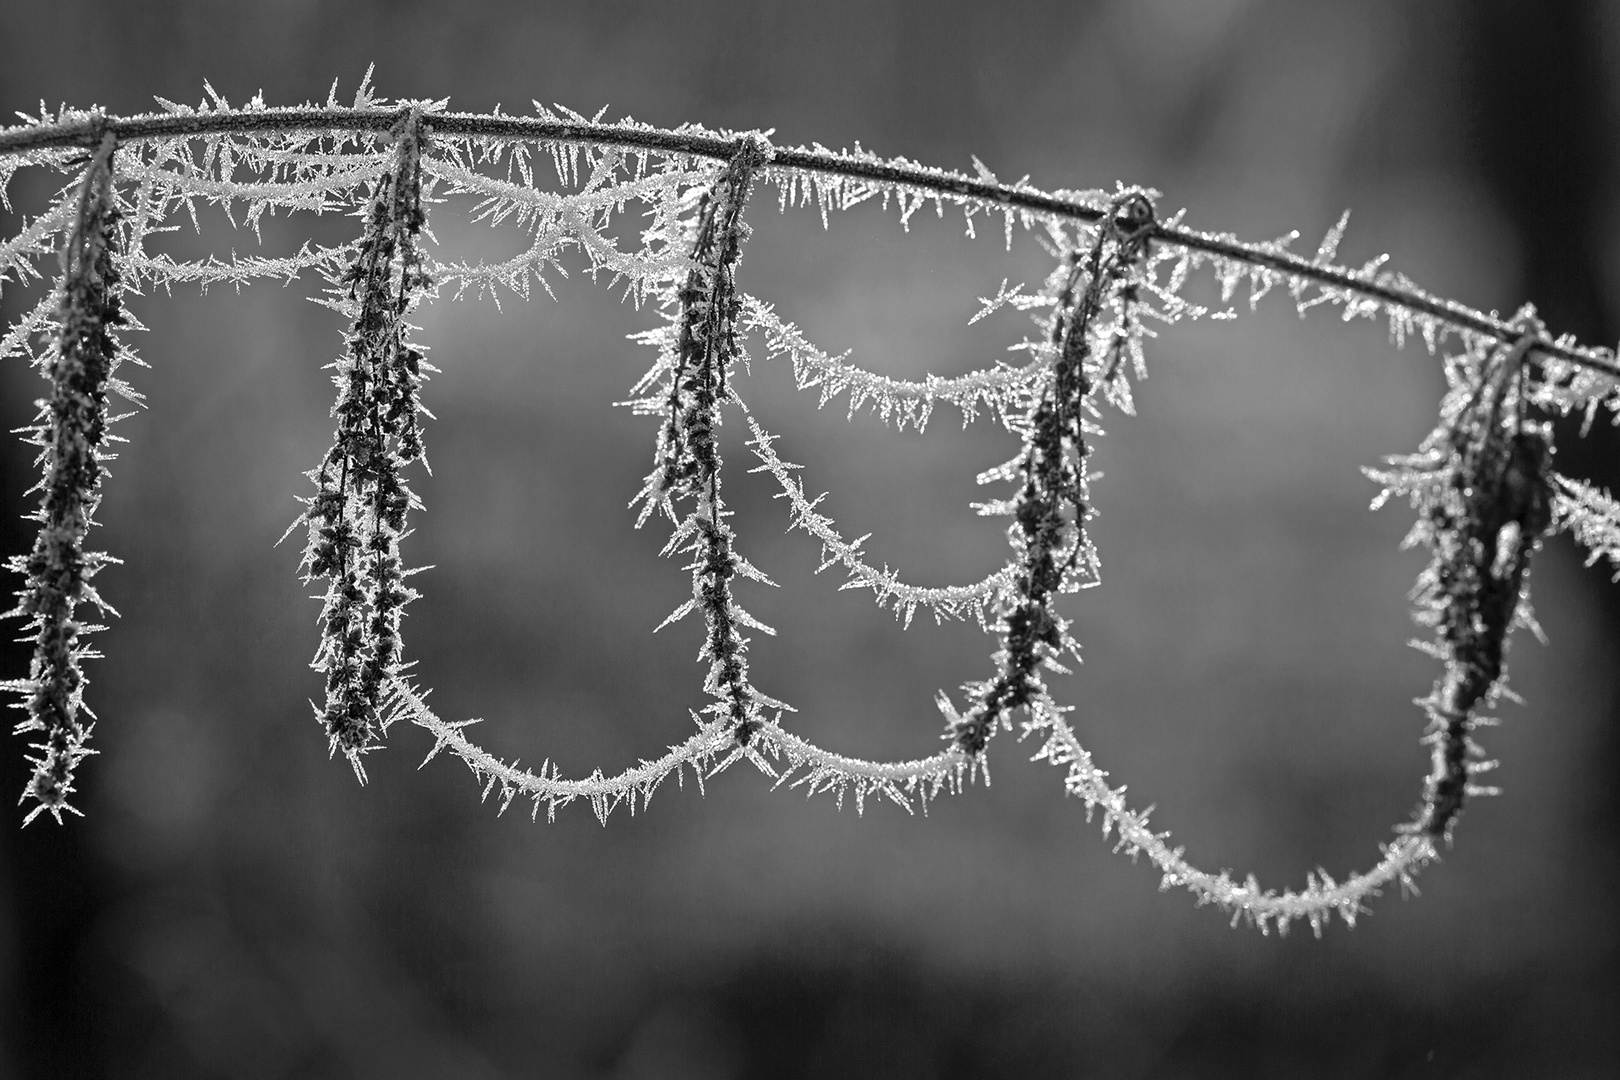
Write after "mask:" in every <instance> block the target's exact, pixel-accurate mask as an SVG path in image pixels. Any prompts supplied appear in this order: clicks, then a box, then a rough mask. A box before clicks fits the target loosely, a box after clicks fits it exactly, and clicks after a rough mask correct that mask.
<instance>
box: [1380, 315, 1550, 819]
mask: <svg viewBox="0 0 1620 1080" xmlns="http://www.w3.org/2000/svg"><path fill="white" fill-rule="evenodd" d="M1521 325H1522V327H1523V330H1522V333H1521V335H1520V337H1519V339H1518V341H1516V342H1513V343H1510V344H1506V345H1500V346H1493V345H1490V344H1484V343H1482V344H1479V345H1476V347H1475V348H1473V349H1471V350H1468V351H1467V352H1465V353H1463V354H1461V355H1459V356H1456V357H1453V358H1452V359H1451V361H1450V362H1449V363H1448V365H1447V371H1448V377H1449V380H1450V383H1451V389H1450V392H1449V393H1448V394H1447V396H1446V399H1445V401H1444V402H1443V404H1442V406H1441V411H1440V423H1439V426H1438V427H1436V428H1435V429H1434V431H1433V432H1431V433H1430V434H1429V436H1428V438H1426V439H1425V440H1424V442H1423V444H1422V446H1421V447H1420V448H1419V450H1418V452H1417V453H1416V454H1413V455H1409V456H1403V457H1392V458H1390V459H1389V461H1388V467H1387V468H1384V469H1369V470H1367V473H1368V475H1369V476H1370V477H1372V478H1373V479H1375V480H1377V481H1379V482H1380V483H1382V484H1384V492H1383V494H1381V495H1380V496H1379V499H1378V503H1382V502H1383V501H1384V500H1385V499H1387V498H1388V497H1390V496H1391V495H1404V496H1406V497H1408V498H1409V499H1410V500H1411V502H1412V505H1413V507H1414V508H1415V509H1416V510H1417V512H1418V520H1417V523H1416V524H1415V525H1414V526H1413V528H1412V531H1411V533H1409V534H1408V537H1407V544H1408V545H1415V544H1421V545H1423V546H1425V547H1427V548H1428V549H1429V552H1430V561H1429V565H1428V566H1427V567H1426V568H1424V570H1423V572H1422V573H1421V574H1420V575H1419V577H1418V582H1417V587H1416V588H1415V589H1414V591H1413V597H1414V599H1415V600H1416V601H1417V608H1416V611H1415V617H1416V618H1417V620H1418V621H1419V622H1420V623H1422V624H1423V625H1426V626H1429V627H1432V628H1433V631H1434V634H1433V637H1432V638H1431V639H1430V640H1428V641H1422V642H1417V643H1416V644H1417V645H1418V646H1419V647H1420V648H1422V649H1423V650H1424V651H1425V652H1428V653H1430V654H1432V655H1433V656H1435V657H1436V658H1438V659H1439V660H1440V661H1441V663H1442V664H1443V665H1444V670H1443V672H1442V674H1441V676H1440V678H1439V679H1438V680H1437V681H1436V683H1435V685H1434V689H1433V691H1432V692H1431V693H1430V694H1429V696H1428V697H1427V698H1424V699H1423V700H1422V701H1421V702H1420V704H1421V705H1422V706H1423V708H1424V711H1425V712H1426V714H1427V715H1428V719H1429V731H1428V734H1427V735H1426V737H1425V741H1427V742H1428V743H1430V744H1431V746H1432V759H1433V760H1432V767H1431V770H1430V773H1429V776H1428V778H1427V780H1426V781H1425V783H1424V791H1423V802H1422V805H1421V806H1420V807H1419V809H1418V811H1417V813H1416V815H1415V816H1414V818H1413V820H1412V822H1411V823H1410V824H1409V825H1407V826H1404V827H1403V828H1404V829H1405V830H1406V831H1411V832H1416V833H1422V834H1425V835H1428V836H1430V837H1436V838H1439V837H1449V835H1450V832H1451V829H1452V827H1453V825H1454V824H1455V822H1456V820H1457V817H1458V815H1460V814H1461V813H1462V809H1463V805H1464V802H1465V800H1466V799H1467V797H1468V796H1469V795H1484V794H1495V789H1494V788H1490V787H1486V786H1484V785H1479V784H1475V783H1474V782H1473V777H1474V776H1475V775H1477V774H1479V773H1483V772H1486V771H1489V770H1490V769H1492V768H1495V762H1491V761H1485V760H1482V759H1483V756H1484V753H1483V751H1482V750H1481V748H1480V746H1479V744H1478V743H1477V742H1476V741H1475V739H1474V734H1473V733H1474V732H1475V731H1476V730H1477V729H1478V728H1479V727H1480V726H1482V725H1483V724H1485V723H1488V722H1489V718H1488V717H1486V716H1485V715H1484V710H1485V709H1488V708H1490V707H1491V706H1493V705H1494V704H1495V703H1496V700H1497V699H1498V697H1500V696H1501V695H1502V694H1503V693H1505V691H1506V686H1505V681H1506V667H1505V657H1506V652H1507V643H1508V635H1509V633H1510V632H1511V631H1512V630H1513V629H1514V628H1515V627H1518V626H1528V627H1531V628H1534V627H1535V621H1534V617H1533V616H1532V614H1531V612H1530V599H1529V576H1530V560H1531V557H1532V556H1533V555H1534V554H1535V553H1536V552H1537V551H1538V550H1539V549H1540V547H1541V539H1542V537H1543V535H1545V534H1546V532H1547V531H1548V528H1549V527H1550V526H1551V524H1552V522H1553V502H1554V489H1553V485H1552V473H1551V459H1552V453H1553V445H1552V427H1551V425H1550V424H1547V423H1544V422H1538V421H1535V420H1531V419H1528V418H1527V417H1526V415H1525V412H1526V408H1527V402H1526V396H1525V386H1526V381H1527V380H1528V378H1529V374H1528V371H1527V366H1528V364H1527V358H1528V353H1529V350H1530V348H1531V347H1532V346H1533V345H1535V344H1536V343H1537V342H1538V341H1539V340H1541V339H1542V338H1543V337H1544V336H1545V331H1544V330H1543V329H1542V327H1541V324H1540V323H1539V322H1537V321H1536V320H1535V317H1534V313H1533V312H1532V311H1526V312H1524V313H1522V314H1521ZM1378 503H1375V506H1376V505H1378Z"/></svg>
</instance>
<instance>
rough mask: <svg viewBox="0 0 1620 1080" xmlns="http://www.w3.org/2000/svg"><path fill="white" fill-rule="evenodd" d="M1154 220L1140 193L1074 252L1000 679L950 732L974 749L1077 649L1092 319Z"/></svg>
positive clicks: (1091, 557)
mask: <svg viewBox="0 0 1620 1080" xmlns="http://www.w3.org/2000/svg"><path fill="white" fill-rule="evenodd" d="M1152 224H1153V204H1152V203H1151V202H1149V201H1148V199H1147V197H1146V196H1144V195H1142V194H1140V193H1134V192H1133V193H1130V194H1128V195H1126V196H1124V197H1122V198H1120V199H1118V200H1116V202H1115V206H1114V209H1113V213H1112V214H1110V216H1109V218H1108V220H1107V221H1106V223H1105V224H1104V225H1103V226H1102V227H1100V228H1099V229H1098V230H1097V237H1096V240H1095V242H1094V243H1093V244H1092V246H1091V249H1090V252H1089V253H1087V254H1084V255H1083V254H1082V253H1081V252H1079V251H1075V252H1074V253H1072V255H1071V256H1070V269H1069V271H1068V274H1067V278H1066V280H1065V281H1064V283H1063V285H1062V287H1061V289H1060V291H1059V293H1058V295H1057V297H1056V300H1057V303H1056V307H1055V310H1054V313H1053V316H1052V322H1051V325H1050V330H1049V334H1050V345H1051V347H1052V349H1053V350H1054V352H1055V356H1056V359H1055V362H1054V363H1053V365H1052V368H1051V372H1050V374H1049V375H1048V377H1047V380H1046V385H1045V388H1044V389H1043V391H1042V392H1041V394H1040V396H1039V398H1038V399H1036V401H1035V402H1034V403H1033V404H1032V406H1031V407H1030V410H1029V413H1028V415H1027V416H1026V418H1025V419H1024V421H1023V423H1022V425H1021V427H1022V429H1023V433H1024V452H1023V455H1022V457H1021V459H1020V460H1019V461H1018V464H1017V469H1016V472H1015V475H1014V479H1016V480H1017V482H1018V483H1019V491H1018V495H1017V497H1016V499H1015V500H1014V501H1013V504H1012V507H1011V513H1012V516H1013V519H1014V525H1013V527H1012V528H1010V529H1009V530H1008V536H1009V539H1010V541H1011V542H1012V545H1013V548H1014V550H1015V551H1016V552H1017V557H1018V564H1019V568H1018V572H1017V576H1016V578H1015V579H1014V589H1013V594H1012V595H1011V596H1010V597H1008V598H1007V599H1005V600H1004V601H1003V603H1004V605H1005V610H1003V612H1002V613H1001V616H1000V618H999V620H998V622H997V626H996V629H997V631H998V632H999V634H1000V635H1001V648H1000V650H999V651H998V652H997V653H996V656H995V659H996V662H997V666H998V667H999V668H1000V670H999V671H998V672H997V674H996V675H995V677H994V678H991V679H988V680H984V681H982V682H976V683H969V684H968V686H967V690H968V692H969V694H970V697H971V698H972V699H973V700H972V704H971V705H970V706H969V708H968V710H967V712H966V713H965V714H962V715H956V714H955V713H954V711H952V712H951V713H950V723H949V731H948V734H949V735H950V737H951V738H952V740H953V741H954V742H955V744H956V745H957V746H959V747H960V748H961V749H962V750H963V751H964V752H966V753H968V754H971V755H977V754H979V753H981V752H982V751H983V750H984V747H985V744H986V743H987V742H989V740H990V738H991V736H992V735H993V734H994V732H995V730H996V728H997V727H1000V726H1008V725H1010V724H1011V714H1012V712H1013V711H1014V710H1016V709H1019V708H1027V707H1028V706H1029V705H1030V703H1031V701H1032V700H1034V698H1035V697H1036V696H1037V695H1044V694H1045V687H1044V684H1043V682H1042V680H1041V677H1040V674H1039V672H1038V670H1037V669H1038V668H1039V667H1040V666H1042V665H1043V664H1045V665H1047V666H1057V662H1058V657H1060V656H1061V655H1062V654H1063V653H1065V652H1070V651H1073V650H1074V649H1075V648H1076V646H1075V643H1074V642H1073V640H1072V639H1071V638H1070V637H1069V635H1068V623H1067V621H1066V620H1064V619H1063V618H1061V617H1060V616H1059V615H1058V614H1057V612H1056V610H1055V609H1054V607H1053V601H1054V600H1055V597H1056V594H1057V593H1059V592H1064V591H1069V590H1072V589H1073V588H1075V587H1077V586H1076V573H1077V571H1078V572H1090V573H1094V572H1095V569H1096V553H1095V551H1094V549H1093V548H1092V546H1091V542H1090V540H1089V539H1088V538H1087V536H1086V532H1085V522H1086V519H1087V517H1088V516H1089V515H1090V506H1089V504H1088V491H1087V484H1086V475H1085V467H1086V466H1085V460H1086V457H1087V455H1088V454H1089V453H1090V448H1089V446H1088V445H1087V443H1086V422H1085V412H1086V408H1087V406H1088V404H1089V402H1088V399H1089V398H1090V396H1091V394H1092V392H1093V389H1094V387H1095V386H1096V384H1097V378H1096V376H1097V375H1098V374H1100V373H1099V372H1096V371H1095V370H1094V368H1095V367H1096V363H1095V360H1094V358H1093V356H1092V345H1091V332H1092V323H1093V320H1094V319H1095V318H1096V316H1097V314H1098V312H1099V311H1100V310H1101V308H1102V306H1103V303H1104V300H1105V298H1106V297H1107V296H1108V295H1109V294H1110V293H1111V292H1113V291H1119V292H1121V294H1122V298H1123V293H1124V291H1125V290H1128V289H1129V288H1130V285H1129V277H1130V272H1131V268H1132V267H1133V266H1134V265H1135V264H1136V263H1137V262H1138V261H1139V259H1140V258H1141V256H1142V254H1143V252H1144V250H1145V247H1146V244H1147V239H1148V237H1149V235H1150V234H1151V231H1152ZM1031 719H1032V721H1038V720H1039V716H1038V715H1034V714H1032V716H1031Z"/></svg>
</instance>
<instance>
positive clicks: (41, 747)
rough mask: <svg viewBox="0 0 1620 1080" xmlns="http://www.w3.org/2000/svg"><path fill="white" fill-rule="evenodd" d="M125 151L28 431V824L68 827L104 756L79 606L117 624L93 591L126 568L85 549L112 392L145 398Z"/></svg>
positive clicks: (20, 559)
mask: <svg viewBox="0 0 1620 1080" xmlns="http://www.w3.org/2000/svg"><path fill="white" fill-rule="evenodd" d="M117 145H118V140H117V139H116V137H114V136H113V135H112V134H110V133H108V134H105V135H103V136H102V138H101V140H100V143H99V145H98V146H97V147H96V150H95V152H94V154H92V155H91V158H90V162H89V165H88V166H87V168H86V169H85V174H84V180H83V183H82V184H81V185H80V188H79V196H78V201H77V210H76V212H75V214H74V218H73V227H72V229H71V230H70V231H69V232H68V234H67V237H66V242H65V245H64V247H63V248H62V254H61V263H62V277H61V285H60V287H59V289H58V300H57V323H56V327H55V330H54V331H53V334H52V338H51V341H50V344H49V345H48V347H47V349H46V351H45V353H44V355H43V356H42V357H41V359H40V367H41V369H42V374H43V375H44V376H45V378H46V379H47V380H49V382H50V384H51V392H50V397H49V398H47V399H45V400H43V401H41V403H40V412H39V417H38V419H37V421H36V422H35V424H34V426H33V427H32V428H31V429H29V430H30V432H31V435H30V438H29V441H30V442H32V443H33V444H34V445H36V446H38V447H39V448H40V453H39V461H40V462H41V463H42V464H43V466H44V476H43V477H42V479H41V480H40V483H39V485H38V490H40V491H41V492H42V494H41V496H40V505H39V509H38V510H37V511H35V512H34V514H32V515H31V516H32V517H33V519H34V520H36V521H38V522H39V535H38V538H37V539H36V540H35V542H34V549H33V551H32V553H31V554H29V555H27V556H14V557H12V558H11V559H10V560H9V562H8V565H9V566H10V568H11V569H13V570H15V571H17V572H19V573H22V574H26V575H27V578H28V581H27V584H26V585H25V586H24V587H23V588H22V589H21V590H19V591H18V593H17V606H16V607H15V608H14V609H12V610H11V611H10V612H8V613H7V614H8V615H17V616H21V617H23V618H26V619H28V620H29V624H28V625H29V628H30V629H31V630H32V631H33V632H34V635H33V636H34V657H33V661H32V664H31V665H30V668H29V676H28V678H27V679H21V680H16V681H13V682H8V683H6V684H5V688H6V689H10V690H15V691H19V692H21V693H22V694H24V695H25V700H24V701H22V702H21V703H19V705H18V707H19V708H22V709H23V710H24V711H25V712H26V713H27V714H28V718H27V719H26V720H24V721H22V722H21V723H19V724H18V725H17V728H16V731H17V733H18V734H24V733H36V732H37V733H39V734H40V739H39V741H37V742H34V743H32V744H30V748H31V749H32V750H33V751H34V753H32V754H30V755H29V757H28V760H29V762H30V763H31V764H32V765H33V766H34V772H33V775H32V777H30V778H29V781H28V784H27V786H26V787H25V788H24V789H23V795H22V800H21V801H24V802H26V801H27V800H29V799H34V800H36V801H37V803H38V805H36V806H35V807H34V808H33V809H32V810H30V811H29V812H28V814H27V816H26V817H25V818H24V821H23V823H24V824H27V823H28V822H30V821H32V820H33V819H34V818H35V817H37V816H38V815H39V814H41V813H45V812H49V813H50V814H51V816H52V817H54V818H56V820H57V821H58V822H59V823H60V822H61V820H62V812H63V811H64V810H65V811H68V812H70V813H75V814H77V813H79V811H78V810H77V809H76V808H75V807H74V806H72V805H71V804H70V803H69V802H68V797H69V796H70V795H71V794H72V792H73V774H74V770H75V769H76V768H77V766H78V765H79V763H80V762H81V761H82V760H83V759H84V758H85V757H87V756H88V755H90V754H92V753H94V751H92V750H90V749H88V748H87V747H86V746H85V742H86V741H87V740H88V739H89V737H90V730H91V728H92V727H93V726H94V725H93V724H89V723H86V722H85V719H84V718H85V717H86V716H90V717H93V716H94V714H93V713H91V711H90V709H89V707H88V706H86V705H85V704H84V686H85V681H86V680H85V677H84V670H83V661H84V660H86V659H90V658H92V657H95V656H96V655H98V654H97V653H95V652H94V651H93V650H91V649H90V648H88V647H87V646H86V645H85V644H84V643H83V641H82V635H83V634H84V633H86V632H88V631H90V630H95V629H99V628H98V627H95V626H88V625H86V624H84V623H81V622H80V621H78V620H77V619H76V618H75V613H76V608H77V606H78V605H79V604H80V603H84V602H88V603H91V604H94V605H95V606H96V607H97V609H98V610H99V611H100V612H101V613H102V614H104V615H113V614H116V612H114V611H113V610H112V608H111V607H110V606H109V605H108V604H106V603H105V602H104V601H102V599H101V597H100V596H99V595H98V594H97V593H96V590H95V589H94V588H92V587H91V585H90V583H89V582H90V578H91V577H93V576H94V575H95V574H96V573H97V572H98V571H100V570H101V568H102V567H103V566H106V565H107V564H109V563H113V562H117V560H116V559H114V558H112V557H111V556H109V555H107V554H104V553H101V552H88V551H85V549H84V543H85V539H86V537H87V535H88V533H89V531H90V526H91V524H92V520H91V519H92V518H93V517H94V515H95V511H96V507H97V506H98V505H99V504H100V502H101V491H100V488H101V481H102V480H103V479H104V478H105V477H106V475H107V468H106V465H105V464H104V462H105V461H106V459H107V458H108V457H109V455H108V453H107V451H106V449H105V447H104V444H105V441H106V439H107V424H108V422H109V417H108V414H107V391H108V389H109V387H111V388H114V389H116V390H118V391H119V392H121V393H123V394H124V395H125V396H127V397H134V396H135V395H134V394H133V391H130V390H129V389H128V388H127V387H125V386H123V385H122V384H120V383H118V382H117V381H116V380H114V378H113V372H114V370H115V369H116V368H117V367H118V365H119V361H120V359H121V356H120V353H121V347H120V344H119V341H118V338H117V335H116V330H117V328H118V327H119V326H122V325H125V323H126V318H125V315H124V311H123V302H122V296H121V288H120V281H119V273H118V269H117V267H116V265H115V264H114V256H115V255H116V253H117V234H116V232H115V229H114V226H115V224H116V223H117V220H118V206H117V199H116V196H115V193H114V190H113V172H112V159H113V151H114V150H115V148H116V147H117Z"/></svg>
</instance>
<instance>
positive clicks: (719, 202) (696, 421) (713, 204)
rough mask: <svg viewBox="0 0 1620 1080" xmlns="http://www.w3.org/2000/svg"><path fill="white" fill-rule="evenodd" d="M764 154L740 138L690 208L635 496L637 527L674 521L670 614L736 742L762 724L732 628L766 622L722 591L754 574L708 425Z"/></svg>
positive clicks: (743, 650) (724, 386)
mask: <svg viewBox="0 0 1620 1080" xmlns="http://www.w3.org/2000/svg"><path fill="white" fill-rule="evenodd" d="M767 160H768V155H767V153H766V151H765V149H764V147H763V146H762V145H761V144H760V143H759V142H757V141H756V140H753V139H743V140H742V141H741V142H740V143H739V144H737V146H736V147H735V149H734V152H733V154H732V157H731V160H730V161H729V162H728V163H727V165H726V168H725V169H724V170H723V171H722V172H721V174H720V176H719V177H718V178H717V179H716V180H715V181H714V183H713V185H712V186H711V187H710V188H709V190H708V191H706V192H705V193H704V194H703V196H702V201H701V202H700V204H699V206H698V211H697V221H696V228H695V235H694V239H693V242H692V256H691V268H690V270H689V271H688V273H687V275H686V278H685V280H684V282H682V283H681V285H680V286H679V287H678V288H677V289H676V290H675V293H674V297H673V299H674V301H675V304H676V307H677V322H676V326H675V329H674V336H673V341H668V340H667V339H666V352H665V354H664V355H663V356H661V357H660V361H659V365H658V366H656V367H655V368H654V372H655V373H661V374H662V376H663V377H664V378H666V379H667V380H668V381H667V384H666V385H665V386H664V388H663V389H664V393H663V406H662V411H663V414H664V421H663V424H662V426H661V428H660V430H659V436H658V450H657V455H656V467H655V468H654V470H653V472H652V473H651V474H650V475H649V476H648V477H647V480H646V482H645V484H644V485H643V487H642V490H641V492H640V494H639V495H638V496H637V500H638V501H641V502H642V503H643V506H642V512H641V518H640V520H639V521H638V522H637V524H640V523H641V522H643V521H645V520H646V518H647V516H648V515H649V514H650V513H651V512H652V510H653V509H654V508H655V507H656V508H660V509H662V510H663V511H664V512H665V513H667V514H668V515H669V516H670V518H671V519H674V520H677V521H679V524H678V525H677V527H676V529H675V533H674V535H673V536H672V537H671V538H670V541H669V544H668V545H666V547H665V552H666V553H670V552H674V551H681V552H685V553H687V554H689V555H690V556H691V557H692V564H691V569H692V599H691V600H689V601H687V602H686V603H685V604H683V605H682V606H681V607H680V608H679V609H677V611H676V613H675V615H673V616H671V618H672V619H676V618H680V617H681V616H684V615H686V614H687V613H689V612H691V611H693V610H701V611H702V613H703V617H704V621H705V624H706V632H705V635H704V643H703V648H702V650H701V651H700V653H699V659H701V660H707V661H708V662H709V673H708V677H707V679H706V680H705V682H704V690H705V691H706V692H707V693H709V694H712V695H713V696H715V697H716V698H718V699H719V701H718V702H717V703H716V704H715V705H713V706H711V707H710V710H711V711H713V712H716V713H717V714H718V716H719V717H720V719H721V720H722V721H723V724H724V728H725V730H726V731H728V732H730V733H731V734H732V736H733V737H734V738H735V740H736V742H737V744H738V745H739V746H743V747H746V746H747V745H748V743H749V740H750V739H751V738H752V737H753V735H754V733H755V732H756V731H757V730H759V728H760V726H761V725H762V724H763V722H764V721H763V718H762V715H761V704H762V702H765V701H766V700H767V699H765V698H764V697H763V695H761V694H759V692H758V691H756V690H755V689H754V688H753V686H752V685H751V684H750V683H749V679H748V659H747V643H748V639H747V638H746V637H745V636H744V635H743V633H742V627H744V626H753V627H755V628H756V629H762V630H767V631H768V629H769V628H767V627H765V626H764V625H763V624H761V623H759V622H758V621H756V620H755V619H753V617H752V616H750V615H748V613H747V612H746V611H744V610H743V609H742V607H741V606H740V605H738V604H737V602H736V600H735V599H734V597H733V595H732V588H731V583H732V579H733V578H735V577H736V576H737V575H738V574H739V573H741V574H744V575H747V576H751V577H755V578H758V579H761V580H763V579H764V575H762V574H760V573H759V572H758V571H757V570H754V569H753V568H752V567H750V566H749V565H748V564H747V562H746V561H745V560H743V559H742V557H741V556H740V555H738V554H737V553H736V551H735V535H734V534H733V532H732V529H731V527H730V526H729V525H728V524H727V523H726V521H725V517H726V513H725V509H724V503H723V501H722V500H721V497H720V466H721V462H720V447H719V443H718V441H717V439H716V429H717V428H718V427H719V425H720V407H721V405H723V404H724V403H725V402H726V401H727V400H728V398H729V397H730V395H731V389H730V378H731V368H732V366H733V364H735V363H736V361H737V359H738V357H739V356H740V355H741V354H740V350H739V348H738V344H737V319H738V315H739V313H740V312H741V309H742V304H741V301H740V299H739V298H738V295H737V286H736V265H737V260H738V258H739V257H740V256H741V253H742V242H743V240H744V239H745V238H746V237H747V233H748V229H747V226H746V225H745V224H744V223H743V220H742V214H743V208H744V206H745V205H746V204H747V201H748V195H749V192H750V191H751V190H752V188H753V183H754V178H755V176H756V174H757V172H758V170H759V168H760V167H761V166H762V165H764V164H765V162H766V161H767ZM688 501H689V502H690V503H691V504H692V509H691V510H690V512H689V513H687V515H686V517H685V518H678V517H677V509H676V507H677V504H681V503H686V502H688Z"/></svg>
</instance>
